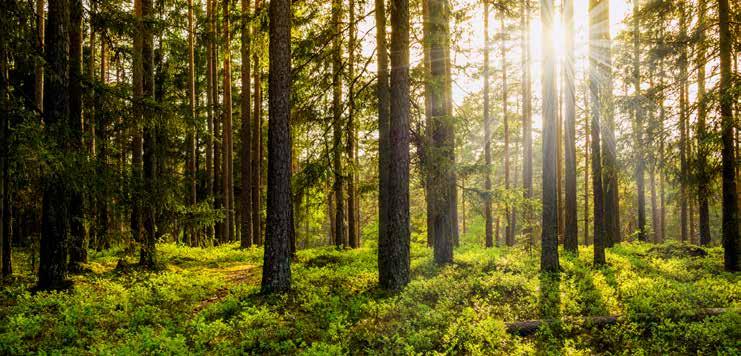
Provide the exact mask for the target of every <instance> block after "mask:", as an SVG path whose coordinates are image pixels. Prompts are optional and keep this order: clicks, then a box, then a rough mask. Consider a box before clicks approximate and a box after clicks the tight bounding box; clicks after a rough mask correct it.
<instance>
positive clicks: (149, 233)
mask: <svg viewBox="0 0 741 356" xmlns="http://www.w3.org/2000/svg"><path fill="white" fill-rule="evenodd" d="M141 4H142V8H141V16H142V21H143V24H142V37H143V41H142V74H143V75H142V78H143V79H142V93H143V97H142V98H143V100H153V99H154V29H153V24H152V22H151V20H152V17H154V11H153V6H152V0H141ZM141 106H142V113H143V115H142V121H143V124H144V153H143V166H144V192H145V196H144V197H141V199H142V200H143V206H144V214H143V215H144V217H143V223H144V236H143V241H142V243H141V251H140V254H139V264H140V265H141V266H142V267H145V268H148V269H153V268H155V267H156V264H157V253H156V249H155V243H156V241H157V235H156V231H155V217H156V209H155V190H156V185H157V182H156V180H157V162H156V159H157V155H156V152H157V126H158V124H157V123H156V122H155V121H156V120H155V114H154V111H153V109H152V108H151V107H149V105H147V104H146V103H141Z"/></svg>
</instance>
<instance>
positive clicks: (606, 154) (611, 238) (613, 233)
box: [596, 0, 620, 247]
mask: <svg viewBox="0 0 741 356" xmlns="http://www.w3.org/2000/svg"><path fill="white" fill-rule="evenodd" d="M602 1H604V2H605V5H604V6H601V7H600V8H599V9H598V10H596V11H599V13H600V16H601V18H602V19H604V22H603V23H601V24H600V28H601V31H602V34H601V36H600V40H601V41H602V44H601V46H602V47H603V48H601V51H600V55H599V57H598V58H599V59H600V61H601V62H604V63H603V64H604V65H606V67H605V69H604V70H602V71H601V77H600V78H599V80H601V81H602V82H604V84H603V85H604V90H602V91H601V92H600V96H599V100H600V101H601V102H602V103H601V105H600V110H601V113H600V116H601V120H600V124H601V125H602V126H601V127H600V133H601V134H600V136H601V139H602V142H601V144H602V152H601V153H602V154H603V157H602V161H603V166H602V176H603V178H602V185H603V195H604V207H603V211H604V224H605V236H604V237H605V246H606V247H612V245H613V244H615V243H618V242H620V206H619V199H618V184H617V176H618V167H617V146H616V144H615V117H614V113H613V100H612V72H611V69H610V68H612V55H611V49H610V48H611V39H610V21H609V19H610V6H609V3H610V2H609V0H602Z"/></svg>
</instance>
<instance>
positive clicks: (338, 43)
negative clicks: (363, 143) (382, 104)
mask: <svg viewBox="0 0 741 356" xmlns="http://www.w3.org/2000/svg"><path fill="white" fill-rule="evenodd" d="M332 24H333V25H334V39H333V40H332V133H333V139H332V142H333V143H332V157H333V158H332V170H333V171H334V186H333V189H334V195H335V204H336V205H337V209H335V214H337V216H335V224H336V226H335V229H334V231H335V235H334V244H335V246H337V248H342V245H343V244H344V242H345V234H344V232H345V198H344V195H343V193H342V180H343V177H342V1H341V0H332Z"/></svg>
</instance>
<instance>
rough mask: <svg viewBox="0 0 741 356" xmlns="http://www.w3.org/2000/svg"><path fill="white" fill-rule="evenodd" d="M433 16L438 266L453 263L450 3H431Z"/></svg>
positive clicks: (431, 155) (431, 160)
mask: <svg viewBox="0 0 741 356" xmlns="http://www.w3.org/2000/svg"><path fill="white" fill-rule="evenodd" d="M427 2H428V4H427V7H428V10H429V14H430V24H429V26H430V31H429V35H430V39H429V40H427V41H428V43H429V44H430V76H429V80H430V81H431V82H430V84H429V89H430V90H431V93H430V99H431V100H430V101H431V105H430V107H431V124H432V126H431V128H430V129H431V130H432V131H431V133H432V136H431V138H432V141H431V142H430V145H431V147H430V148H429V149H428V150H427V155H428V157H426V161H427V164H428V167H429V170H430V188H431V189H430V196H429V199H431V202H432V208H433V209H432V220H433V238H432V242H433V247H434V250H435V251H434V252H435V253H434V256H435V262H436V263H438V264H445V263H450V262H452V261H453V243H454V234H455V232H454V229H456V228H457V227H456V226H454V220H453V211H452V208H453V205H452V204H453V203H454V200H453V198H454V196H453V194H452V193H453V191H452V190H451V186H452V187H455V176H454V174H453V173H454V169H455V152H454V149H455V147H454V145H455V143H454V142H453V130H454V127H453V121H452V117H451V115H450V112H449V110H448V108H449V105H448V103H447V101H446V100H447V95H446V92H445V91H446V85H447V83H446V81H447V69H446V60H445V47H444V46H445V45H446V44H447V37H448V13H447V11H448V5H447V0H427Z"/></svg>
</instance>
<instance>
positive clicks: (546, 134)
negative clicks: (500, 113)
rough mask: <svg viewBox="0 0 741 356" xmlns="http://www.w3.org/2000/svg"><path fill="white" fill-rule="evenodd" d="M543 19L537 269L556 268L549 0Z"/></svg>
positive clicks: (543, 2)
mask: <svg viewBox="0 0 741 356" xmlns="http://www.w3.org/2000/svg"><path fill="white" fill-rule="evenodd" d="M540 11H541V15H540V16H541V19H542V20H541V21H542V23H543V30H542V31H543V32H542V35H541V36H542V38H544V39H546V40H545V41H544V44H543V58H546V60H545V61H543V216H542V218H543V219H542V233H541V253H540V269H541V270H542V271H548V272H558V270H559V264H558V206H557V204H558V203H557V199H558V191H557V189H556V180H557V179H558V177H557V176H556V160H557V159H558V157H557V156H556V153H557V150H558V142H557V139H556V125H557V118H556V116H557V109H558V105H557V102H556V100H557V97H556V90H557V89H556V59H555V58H556V57H555V52H556V51H555V47H554V46H555V44H554V43H553V41H549V40H547V39H548V38H550V36H551V33H552V32H551V31H552V30H553V28H554V27H553V26H554V17H555V16H554V12H555V11H554V5H553V0H540Z"/></svg>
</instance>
